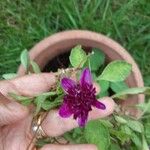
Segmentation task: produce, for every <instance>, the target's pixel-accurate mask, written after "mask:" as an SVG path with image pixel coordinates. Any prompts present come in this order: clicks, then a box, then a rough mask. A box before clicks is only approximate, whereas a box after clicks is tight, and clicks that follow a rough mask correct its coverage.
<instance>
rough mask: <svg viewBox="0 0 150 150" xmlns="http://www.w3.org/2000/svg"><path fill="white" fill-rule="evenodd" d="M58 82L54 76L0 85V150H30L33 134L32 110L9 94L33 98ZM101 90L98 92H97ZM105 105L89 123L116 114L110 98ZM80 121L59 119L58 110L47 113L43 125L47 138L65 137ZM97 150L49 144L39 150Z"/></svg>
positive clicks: (92, 113)
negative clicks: (13, 93)
mask: <svg viewBox="0 0 150 150" xmlns="http://www.w3.org/2000/svg"><path fill="white" fill-rule="evenodd" d="M55 82H56V78H55V75H54V74H52V73H42V74H36V75H26V76H23V77H19V78H16V79H13V80H9V81H0V150H27V147H28V145H29V143H30V142H31V138H32V137H33V133H32V131H31V122H32V112H33V110H32V109H31V108H30V109H29V108H27V107H25V106H22V105H20V104H19V103H17V102H15V101H14V100H13V99H11V98H10V97H9V96H8V93H9V92H15V93H17V94H20V95H24V96H34V95H37V94H40V93H42V92H46V91H48V90H49V89H50V87H51V86H52V85H53V84H55ZM97 89H99V88H97ZM101 100H102V101H103V103H104V104H105V105H106V110H98V109H93V110H92V111H91V112H90V115H89V120H91V119H97V118H103V117H106V116H108V115H110V114H111V113H112V112H113V110H114V102H113V100H112V99H111V98H109V97H105V98H103V99H101ZM77 126H78V124H77V121H75V120H74V119H73V118H67V119H63V118H61V117H60V116H59V115H58V110H52V111H50V112H49V113H48V115H47V117H46V119H45V120H44V122H43V124H42V128H43V130H44V132H45V133H46V135H48V136H51V137H54V136H58V135H62V134H63V133H65V132H66V131H69V130H71V129H73V128H75V127H77ZM79 149H80V150H97V148H96V146H95V145H92V144H82V145H54V144H49V145H45V146H44V147H42V148H41V149H40V150H79Z"/></svg>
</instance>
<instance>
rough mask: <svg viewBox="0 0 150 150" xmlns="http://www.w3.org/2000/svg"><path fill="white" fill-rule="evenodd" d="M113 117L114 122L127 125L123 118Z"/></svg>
mask: <svg viewBox="0 0 150 150" xmlns="http://www.w3.org/2000/svg"><path fill="white" fill-rule="evenodd" d="M114 117H115V120H116V121H117V122H119V123H121V124H126V123H127V120H126V119H124V118H123V117H120V116H114Z"/></svg>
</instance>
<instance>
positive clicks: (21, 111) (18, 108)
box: [0, 93, 28, 126]
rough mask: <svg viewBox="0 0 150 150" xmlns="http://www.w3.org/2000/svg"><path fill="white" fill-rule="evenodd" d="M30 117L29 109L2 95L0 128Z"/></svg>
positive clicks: (0, 97)
mask: <svg viewBox="0 0 150 150" xmlns="http://www.w3.org/2000/svg"><path fill="white" fill-rule="evenodd" d="M27 115H28V109H27V108H26V107H24V106H22V105H20V104H18V103H17V102H11V101H10V100H9V99H7V98H6V97H5V96H4V95H2V94H1V93H0V126H3V125H8V124H12V123H14V122H17V121H19V120H21V119H23V118H25V117H26V116H27Z"/></svg>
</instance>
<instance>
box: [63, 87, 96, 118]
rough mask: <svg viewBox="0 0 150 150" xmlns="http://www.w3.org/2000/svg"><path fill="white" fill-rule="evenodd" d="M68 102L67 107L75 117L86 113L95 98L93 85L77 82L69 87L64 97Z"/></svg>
mask: <svg viewBox="0 0 150 150" xmlns="http://www.w3.org/2000/svg"><path fill="white" fill-rule="evenodd" d="M64 100H65V101H67V103H68V104H69V108H70V109H71V111H72V113H73V114H74V118H75V119H76V118H77V116H79V115H87V114H88V112H89V111H90V110H92V108H91V106H92V104H93V102H94V101H95V100H96V90H95V88H94V87H93V85H89V84H84V85H82V86H81V85H80V84H77V85H76V86H75V87H74V88H71V89H69V91H68V94H67V95H66V96H65V98H64Z"/></svg>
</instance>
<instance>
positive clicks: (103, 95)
mask: <svg viewBox="0 0 150 150" xmlns="http://www.w3.org/2000/svg"><path fill="white" fill-rule="evenodd" d="M97 96H98V98H102V97H105V96H109V92H108V91H105V92H103V93H102V92H100V93H99V94H98V95H97Z"/></svg>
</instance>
